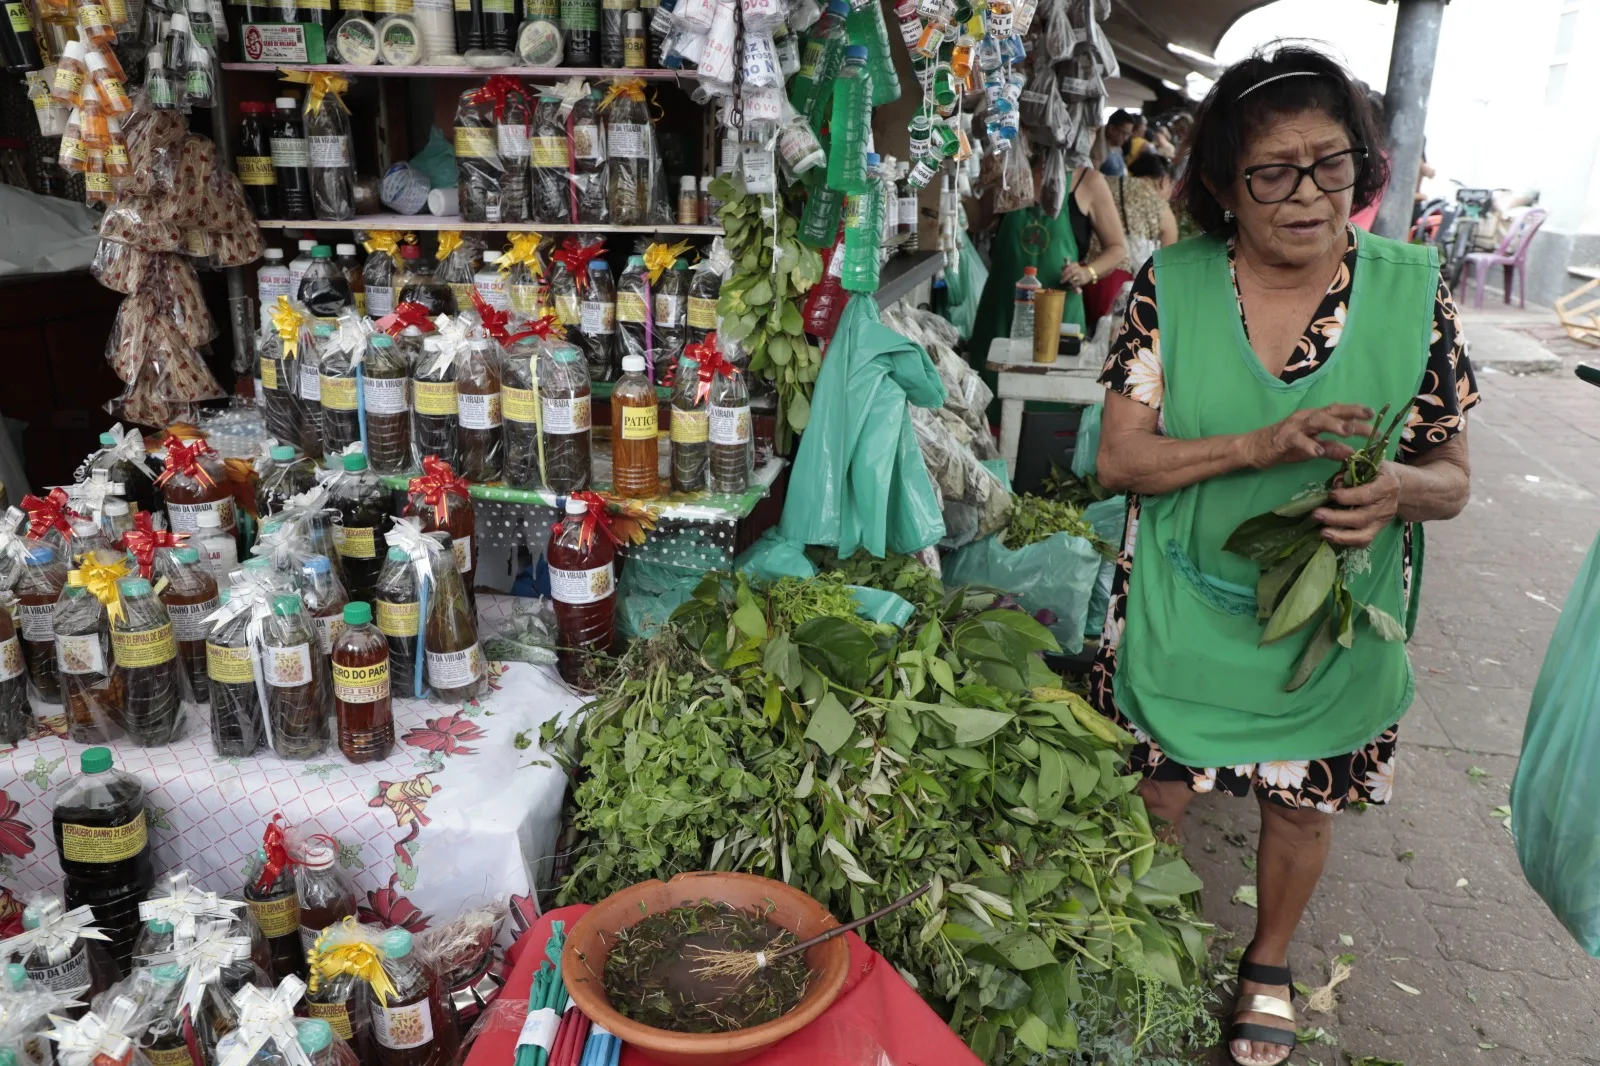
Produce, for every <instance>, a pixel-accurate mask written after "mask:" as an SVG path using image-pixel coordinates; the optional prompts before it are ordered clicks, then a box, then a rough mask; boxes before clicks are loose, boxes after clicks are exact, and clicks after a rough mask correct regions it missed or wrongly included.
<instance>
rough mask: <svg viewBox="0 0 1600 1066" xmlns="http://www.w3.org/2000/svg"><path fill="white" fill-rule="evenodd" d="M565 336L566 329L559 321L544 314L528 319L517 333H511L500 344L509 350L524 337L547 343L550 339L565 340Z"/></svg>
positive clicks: (550, 315)
mask: <svg viewBox="0 0 1600 1066" xmlns="http://www.w3.org/2000/svg"><path fill="white" fill-rule="evenodd" d="M566 335H567V328H566V327H565V326H563V325H562V324H561V320H560V319H559V318H557V317H556V316H555V315H552V314H550V313H549V312H546V313H545V314H544V315H542V316H540V317H539V318H530V319H529V320H528V321H526V322H524V323H523V324H522V329H521V330H520V331H519V332H517V333H513V334H512V335H511V336H509V337H507V338H506V339H505V340H504V341H503V342H502V343H503V344H505V346H506V347H507V348H509V347H511V346H512V345H513V344H515V343H517V342H518V341H520V340H522V339H524V338H526V337H538V338H539V339H540V340H542V341H547V340H549V339H550V338H551V337H562V338H565V337H566Z"/></svg>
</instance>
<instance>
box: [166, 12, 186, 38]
mask: <svg viewBox="0 0 1600 1066" xmlns="http://www.w3.org/2000/svg"><path fill="white" fill-rule="evenodd" d="M167 32H168V33H188V32H189V16H188V15H185V14H184V13H183V12H182V11H179V12H177V13H176V14H174V15H173V16H172V18H171V19H170V20H168V22H167Z"/></svg>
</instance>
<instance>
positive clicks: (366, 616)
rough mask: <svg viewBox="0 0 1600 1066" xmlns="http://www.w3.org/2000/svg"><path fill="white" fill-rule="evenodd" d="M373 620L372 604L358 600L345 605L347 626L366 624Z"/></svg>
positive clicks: (345, 622)
mask: <svg viewBox="0 0 1600 1066" xmlns="http://www.w3.org/2000/svg"><path fill="white" fill-rule="evenodd" d="M371 621H372V605H371V604H369V603H364V602H362V601H361V600H357V601H355V602H354V603H347V604H345V605H344V624H345V625H347V626H364V625H366V624H367V623H368V622H371Z"/></svg>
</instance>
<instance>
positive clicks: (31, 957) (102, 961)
mask: <svg viewBox="0 0 1600 1066" xmlns="http://www.w3.org/2000/svg"><path fill="white" fill-rule="evenodd" d="M67 916H68V915H67V909H66V907H64V906H62V903H61V900H60V899H58V898H56V897H55V896H46V897H43V898H42V899H35V901H34V902H33V903H30V904H28V906H27V907H26V908H25V909H24V910H23V912H22V928H23V929H24V930H32V929H39V928H41V927H43V928H44V932H45V934H46V938H44V939H43V941H42V942H38V943H36V944H35V945H34V947H33V949H32V950H30V951H29V952H28V953H27V954H26V955H24V956H23V958H22V968H23V971H24V972H25V973H26V974H27V975H28V977H29V979H30V980H34V981H37V982H39V983H40V984H42V985H44V986H45V987H46V988H48V989H50V991H52V992H71V993H73V994H74V998H79V997H81V998H82V1000H83V1002H84V1003H85V1004H88V1003H89V1002H91V1001H92V1000H93V998H94V997H95V996H97V995H99V994H100V993H101V992H104V991H105V990H106V989H108V988H110V987H111V986H112V985H114V984H116V983H117V980H118V978H119V977H120V976H121V975H120V974H119V973H118V972H117V964H116V963H115V962H113V961H112V959H111V953H110V952H109V951H108V950H107V949H106V944H105V942H104V941H100V940H90V939H89V938H88V937H74V936H72V935H71V934H70V933H68V932H67V929H66V928H65V925H66V923H64V922H63V921H62V919H63V918H66V917H67ZM91 924H92V923H91ZM58 926H60V927H62V928H61V929H60V932H59V933H57V934H56V935H54V936H49V935H48V934H49V933H50V930H51V929H52V928H55V927H58ZM86 985H87V986H88V991H87V992H82V991H80V990H81V989H83V988H84V986H86ZM88 1009H89V1008H88V1007H87V1006H86V1005H85V1006H82V1007H75V1008H72V1009H71V1010H67V1011H63V1013H64V1014H66V1016H67V1017H69V1018H81V1017H83V1015H84V1012H85V1011H87V1010H88Z"/></svg>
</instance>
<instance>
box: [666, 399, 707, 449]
mask: <svg viewBox="0 0 1600 1066" xmlns="http://www.w3.org/2000/svg"><path fill="white" fill-rule="evenodd" d="M707 422H708V419H707V417H706V413H705V412H704V411H680V410H678V409H677V408H676V407H674V408H673V409H672V443H674V444H704V443H705V442H706V436H707Z"/></svg>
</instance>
